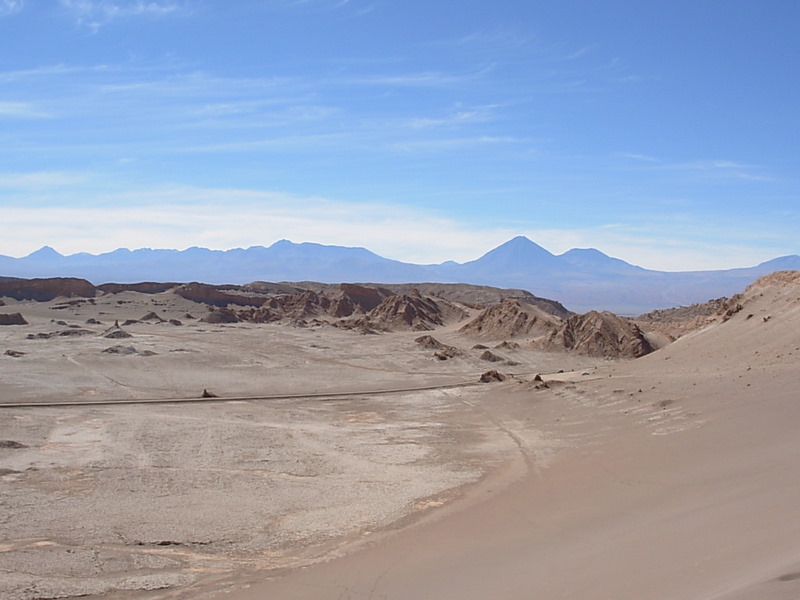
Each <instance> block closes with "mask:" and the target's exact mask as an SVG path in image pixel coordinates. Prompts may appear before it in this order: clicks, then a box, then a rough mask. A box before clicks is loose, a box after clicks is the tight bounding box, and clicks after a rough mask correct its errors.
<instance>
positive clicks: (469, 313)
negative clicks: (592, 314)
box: [0, 272, 800, 600]
mask: <svg viewBox="0 0 800 600" xmlns="http://www.w3.org/2000/svg"><path fill="white" fill-rule="evenodd" d="M423 295H424V294H423ZM412 296H413V294H412ZM415 297H419V298H421V296H420V295H419V293H417V296H415ZM420 302H421V300H420ZM3 303H4V305H3V306H1V307H0V312H2V313H5V314H16V313H19V314H20V315H21V316H22V317H23V318H24V320H25V322H26V323H25V324H18V325H6V326H3V327H0V353H4V354H0V403H2V406H1V407H0V597H2V598H7V599H9V600H33V599H40V600H43V599H50V598H73V597H82V598H120V599H121V598H125V599H139V598H152V599H167V598H169V599H188V598H192V599H194V598H198V599H204V600H211V599H222V598H225V599H231V600H260V599H262V598H270V599H272V598H275V599H281V600H294V599H296V600H300V599H342V600H348V599H349V600H360V599H364V600H366V599H389V600H412V599H413V600H424V599H431V600H433V599H437V600H439V599H445V598H459V599H460V600H478V599H481V600H485V599H487V598H498V599H503V600H517V599H520V600H521V599H523V598H524V599H530V598H543V599H550V598H553V599H556V598H565V599H590V598H591V599H593V598H610V599H615V600H625V599H634V598H635V599H637V600H638V599H641V598H647V599H648V600H659V599H668V598H669V599H673V598H680V599H690V598H691V599H703V600H712V599H719V600H745V599H766V600H783V599H789V598H798V597H800V467H798V457H799V456H800V436H798V434H797V432H798V428H799V427H800V273H798V272H780V273H775V274H773V275H770V276H767V277H765V278H762V279H760V280H759V281H757V282H756V283H754V284H753V285H751V286H750V287H749V288H748V289H747V290H746V291H743V294H742V295H741V296H739V297H736V298H734V299H731V300H730V301H729V302H727V303H724V304H723V305H721V306H720V310H718V311H717V312H716V313H715V314H714V315H712V316H708V317H707V318H702V319H698V318H696V317H692V318H691V319H689V320H686V321H681V322H675V323H671V324H669V325H670V327H671V329H670V327H667V326H666V325H664V323H661V324H660V325H662V326H663V327H662V328H661V329H659V328H658V327H656V326H653V329H652V330H651V331H649V332H647V338H648V339H649V340H650V341H652V348H651V349H653V348H657V349H655V351H653V352H648V353H646V354H644V355H642V356H640V357H638V358H630V357H621V354H624V353H620V352H619V351H616V352H614V353H609V352H602V351H598V350H602V349H603V348H604V347H605V346H604V344H607V343H608V342H607V341H602V340H601V339H600V333H599V331H594V332H590V333H589V334H588V335H589V338H591V340H594V342H595V343H594V344H593V345H592V344H589V345H583V346H580V345H579V344H575V343H571V342H570V344H565V345H564V347H562V348H559V347H556V344H555V342H554V340H561V341H564V340H572V341H574V340H573V338H574V337H575V335H576V331H577V329H575V330H573V329H569V328H567V329H563V328H562V329H560V330H559V331H558V332H555V330H553V331H549V333H548V330H547V327H549V326H550V325H549V323H550V321H548V319H549V318H550V317H548V316H547V314H541V313H538V312H537V313H536V314H535V315H534V313H532V312H530V313H526V314H529V318H528V320H527V321H525V319H520V318H519V313H515V314H511V313H509V312H508V311H506V312H500V313H497V314H494V313H490V314H488V315H487V313H486V309H485V306H483V305H482V304H481V303H480V302H476V301H475V298H474V297H473V298H472V299H471V301H467V299H466V298H462V299H461V301H459V300H458V299H453V298H451V299H450V300H449V301H448V302H447V303H446V304H447V309H446V310H444V311H443V312H442V314H443V315H444V317H443V318H442V319H441V320H440V321H439V322H432V321H430V320H429V321H426V322H425V323H424V324H423V325H420V323H417V324H416V326H410V327H405V328H404V327H397V326H392V327H385V328H381V327H375V326H374V325H375V322H373V323H370V322H369V321H360V322H351V323H350V324H349V325H348V326H346V327H339V326H333V325H332V324H331V323H330V322H329V321H326V320H325V319H303V320H296V319H295V320H286V319H284V320H277V321H273V322H270V321H269V320H268V319H263V321H264V322H257V320H249V321H248V320H238V319H232V320H231V322H225V319H219V318H209V315H210V314H212V313H214V312H215V311H213V310H212V311H210V310H209V307H208V306H207V305H205V304H203V303H201V302H197V301H195V300H191V299H187V298H186V297H184V296H181V295H178V294H175V293H174V292H173V291H172V290H164V291H157V292H156V291H153V290H149V292H148V293H142V292H140V291H131V290H122V291H120V290H118V291H115V292H113V293H112V292H110V291H109V292H105V293H102V294H99V295H97V296H96V297H92V298H74V297H73V298H66V297H56V298H53V299H49V300H30V299H14V298H11V297H4V298H3ZM224 310H227V309H224ZM216 312H217V316H218V315H219V309H218V308H217V310H216ZM492 315H494V318H495V321H494V322H490V321H491V319H490V317H492ZM530 315H533V316H530ZM510 316H515V318H514V319H512V320H511V321H509V317H510ZM534 316H535V317H536V318H534ZM551 316H552V315H551ZM598 318H599V317H598ZM476 319H483V320H482V321H480V324H481V325H480V326H479V327H478V326H472V327H465V325H467V324H469V323H474V322H475V321H476ZM504 319H505V321H504ZM386 322H387V323H388V322H389V321H386ZM510 322H511V325H509V323H510ZM597 322H598V327H600V326H601V325H603V323H600V321H597ZM394 323H397V321H394ZM532 323H536V325H535V326H534V325H531V324H532ZM521 324H523V325H525V326H524V327H521V326H520V325H521ZM540 325H541V327H540ZM642 327H645V325H642ZM645 328H646V327H645ZM665 328H666V329H665ZM423 329H424V331H423ZM667 329H669V330H670V331H672V332H673V334H674V332H676V331H679V332H680V334H681V335H680V336H679V337H677V339H676V340H675V341H673V342H672V343H669V344H667V343H666V341H665V338H666V337H667V334H666V333H665V331H666V330H667ZM580 331H581V332H582V333H583V334H586V331H585V329H581V330H580ZM612 333H613V332H612ZM605 334H606V335H607V334H608V332H607V331H606V332H605ZM620 335H621V334H620ZM426 336H429V337H430V339H429V338H428V337H426ZM673 337H674V336H673ZM545 338H547V339H545ZM620 339H621V338H620ZM670 339H672V338H671V337H670ZM591 340H590V341H591ZM617 341H620V340H617ZM626 343H627V342H626ZM566 346H571V347H570V348H567V347H566ZM626 347H629V346H626ZM617 350H619V348H617ZM492 371H493V372H494V374H491V372H492ZM487 374H488V376H486V375H487ZM482 375H483V376H484V377H483V379H484V380H485V381H481V379H482Z"/></svg>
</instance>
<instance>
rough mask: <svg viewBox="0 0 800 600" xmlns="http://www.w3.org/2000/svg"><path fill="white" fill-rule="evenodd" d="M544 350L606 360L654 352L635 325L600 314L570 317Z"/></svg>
mask: <svg viewBox="0 0 800 600" xmlns="http://www.w3.org/2000/svg"><path fill="white" fill-rule="evenodd" d="M543 347H544V348H545V349H547V350H556V349H559V350H568V351H572V352H577V353H579V354H587V355H589V356H598V357H606V358H638V357H640V356H644V355H645V354H649V353H650V352H652V351H653V347H652V346H651V345H650V343H649V342H648V341H647V339H646V338H645V335H644V333H643V332H642V330H641V329H640V328H639V327H638V326H637V325H636V324H635V323H632V322H630V321H628V320H626V319H622V318H620V317H618V316H616V315H615V314H612V313H610V312H597V311H590V312H588V313H586V314H584V315H574V316H572V317H570V318H569V319H567V320H566V321H565V322H564V324H563V325H562V326H561V328H560V329H559V330H558V331H557V332H555V333H554V334H552V335H551V336H550V338H549V339H548V340H547V341H546V342H545V343H544V345H543Z"/></svg>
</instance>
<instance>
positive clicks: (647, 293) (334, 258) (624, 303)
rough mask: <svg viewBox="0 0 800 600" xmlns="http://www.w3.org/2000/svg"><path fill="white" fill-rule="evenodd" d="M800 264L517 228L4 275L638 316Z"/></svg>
mask: <svg viewBox="0 0 800 600" xmlns="http://www.w3.org/2000/svg"><path fill="white" fill-rule="evenodd" d="M786 269H797V270H800V256H796V255H792V256H783V257H780V258H776V259H773V260H770V261H767V262H765V263H762V264H760V265H757V266H755V267H748V268H741V269H729V270H724V271H687V272H677V273H673V272H664V271H653V270H648V269H643V268H641V267H637V266H635V265H631V264H629V263H627V262H625V261H623V260H620V259H618V258H612V257H610V256H607V255H606V254H603V253H602V252H600V251H599V250H596V249H592V248H589V249H573V250H569V251H568V252H565V253H564V254H560V255H555V254H552V253H551V252H548V251H547V250H546V249H544V248H542V247H541V246H539V245H538V244H536V243H534V242H532V241H531V240H529V239H528V238H526V237H522V236H520V237H516V238H514V239H511V240H509V241H508V242H506V243H505V244H502V245H500V246H498V247H497V248H494V249H493V250H490V251H489V252H487V253H486V254H484V255H483V256H481V257H480V258H478V259H477V260H473V261H469V262H466V263H461V264H459V263H456V262H453V261H447V262H445V263H442V264H439V265H415V264H410V263H404V262H400V261H396V260H390V259H387V258H383V257H382V256H379V255H377V254H375V253H373V252H370V251H369V250H367V249H365V248H349V247H343V246H325V245H322V244H314V243H302V244H295V243H293V242H290V241H288V240H281V241H279V242H275V243H274V244H273V245H271V246H269V247H264V246H253V247H251V248H246V249H242V248H237V249H234V250H227V251H220V250H208V249H206V248H188V249H187V250H182V251H179V250H153V249H149V248H142V249H139V250H127V249H124V248H121V249H118V250H114V251H113V252H108V253H105V254H99V255H93V254H87V253H79V254H72V255H69V256H63V255H61V254H59V253H58V252H56V251H55V250H54V249H53V248H50V247H48V246H45V247H43V248H41V249H39V250H37V251H36V252H33V253H32V254H30V255H28V256H26V257H23V258H11V257H8V256H0V276H6V277H24V278H32V277H82V278H84V279H87V280H89V281H91V282H92V283H94V284H101V283H108V282H116V283H135V282H141V281H179V282H188V281H199V282H204V283H211V284H224V283H231V284H243V283H249V282H252V281H272V282H279V281H319V282H321V283H341V282H350V283H356V282H359V283H414V282H417V283H423V282H440V283H471V284H477V285H490V286H496V287H501V288H520V289H525V290H528V291H530V292H532V293H533V294H535V295H537V296H539V297H543V298H551V299H554V300H558V301H560V302H561V303H562V304H564V305H565V306H567V308H569V309H571V310H573V311H575V312H587V311H589V310H610V311H612V312H615V313H617V314H623V315H636V314H641V313H645V312H648V311H650V310H653V309H656V308H669V307H675V306H682V305H688V304H694V303H698V302H705V301H707V300H709V299H712V298H718V297H721V296H731V295H733V294H735V293H737V292H740V291H742V290H743V289H744V288H745V287H746V286H747V285H749V284H750V283H751V282H752V281H754V280H755V279H757V278H758V277H760V276H762V275H765V274H767V273H771V272H773V271H777V270H786Z"/></svg>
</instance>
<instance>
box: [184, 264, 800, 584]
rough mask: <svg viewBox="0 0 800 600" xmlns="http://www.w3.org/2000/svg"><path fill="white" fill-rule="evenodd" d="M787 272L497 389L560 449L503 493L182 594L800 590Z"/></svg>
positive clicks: (797, 444)
mask: <svg viewBox="0 0 800 600" xmlns="http://www.w3.org/2000/svg"><path fill="white" fill-rule="evenodd" d="M784 279H785V280H786V281H783V282H782V281H781V277H776V278H773V280H772V281H770V282H767V283H765V284H760V285H757V286H754V287H753V288H751V289H750V290H749V291H748V293H747V294H746V296H745V299H744V301H743V310H742V311H740V312H739V313H737V314H736V315H734V316H733V317H732V318H731V319H730V320H729V321H728V322H726V323H722V324H716V325H713V326H712V327H711V328H710V329H708V330H705V331H703V332H700V333H698V334H696V335H693V336H690V337H688V338H685V339H682V340H679V341H678V342H677V343H676V344H674V345H672V346H670V347H669V348H667V349H665V350H662V351H660V352H658V353H656V354H653V355H651V356H649V357H645V358H644V359H640V360H638V361H635V362H632V363H629V364H626V365H624V366H616V367H611V368H609V369H607V370H606V371H603V370H600V371H598V372H597V375H598V376H599V378H598V379H594V380H592V381H585V382H583V383H578V384H575V385H573V386H565V387H561V388H556V389H553V390H551V391H547V390H544V391H538V392H530V391H519V390H518V389H517V390H516V391H511V388H508V389H509V393H508V395H506V396H505V398H503V399H502V402H497V403H495V405H494V406H493V410H494V411H495V413H494V414H495V418H497V419H501V418H502V417H503V414H504V413H505V414H507V415H510V416H517V417H518V416H519V415H520V412H521V411H523V410H527V411H529V414H530V415H531V416H533V417H534V418H535V419H536V421H537V423H540V424H541V426H542V427H543V429H544V430H545V431H546V432H547V435H549V436H551V437H558V438H559V439H560V440H562V441H563V442H564V443H568V444H569V446H570V447H567V448H563V449H562V450H561V451H560V452H558V453H557V454H556V455H555V456H551V457H550V459H551V460H550V462H549V464H547V465H546V466H544V467H543V466H542V465H541V461H537V460H535V458H536V457H535V456H533V457H532V459H531V460H529V463H528V464H529V471H528V473H527V475H525V476H524V477H523V478H521V479H520V480H518V481H517V482H516V483H515V484H513V485H511V486H510V487H507V488H505V489H503V490H501V491H499V492H498V491H497V490H493V489H491V488H490V487H488V486H490V485H491V482H490V481H487V482H485V484H484V485H483V486H479V488H478V489H479V492H478V493H479V494H480V495H472V496H471V501H469V502H462V503H455V504H453V505H451V507H450V508H447V509H444V510H442V511H440V512H439V518H438V519H436V520H433V521H431V520H429V521H427V522H423V523H419V524H417V525H416V526H411V527H409V528H407V529H405V530H403V531H401V532H399V533H397V534H396V535H394V536H391V537H389V538H386V539H383V540H380V541H378V542H376V543H375V544H373V545H371V546H370V547H368V548H366V549H364V550H363V551H360V552H356V553H353V554H351V555H349V556H346V557H344V558H342V559H338V560H333V561H330V562H328V563H325V564H320V565H316V566H313V567H311V568H308V569H305V570H298V571H294V572H291V573H289V574H288V575H286V576H284V577H282V578H275V579H273V580H271V581H266V582H263V581H262V582H255V583H251V584H250V585H249V587H246V588H244V589H242V588H241V587H240V586H241V585H243V584H247V582H242V581H240V582H238V585H236V586H231V587H228V588H226V589H224V590H217V591H216V592H212V591H209V592H208V593H205V594H200V593H199V590H196V592H198V593H195V594H194V595H192V596H186V597H195V598H228V599H233V600H251V599H252V600H255V599H262V598H280V599H281V600H301V599H312V598H313V599H323V598H340V599H349V600H355V599H367V598H380V599H383V600H401V599H402V600H409V599H414V600H425V599H431V600H434V599H435V600H440V599H443V598H459V600H472V599H475V600H478V599H480V600H485V599H487V598H500V599H503V600H515V599H520V600H521V599H526V600H529V599H531V598H543V599H549V598H574V599H587V598H610V599H614V600H625V599H636V600H640V599H642V598H647V599H648V600H659V599H675V598H680V599H690V598H691V599H704V600H711V599H716V600H745V599H748V600H749V599H753V600H755V599H759V600H780V599H788V598H797V597H800V467H799V466H798V463H797V457H798V456H800V435H798V426H799V425H800V390H799V389H798V384H800V275H798V274H795V275H792V276H790V277H788V276H787V277H784ZM749 315H752V316H750V317H749ZM748 317H749V318H748ZM496 389H497V388H496ZM639 390H641V392H640V391H639ZM654 407H655V408H656V409H658V410H656V411H654V410H653V408H654Z"/></svg>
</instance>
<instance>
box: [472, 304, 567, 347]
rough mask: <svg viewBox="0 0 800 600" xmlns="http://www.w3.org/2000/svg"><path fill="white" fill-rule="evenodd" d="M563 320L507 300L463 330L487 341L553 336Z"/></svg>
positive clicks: (489, 309)
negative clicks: (488, 339)
mask: <svg viewBox="0 0 800 600" xmlns="http://www.w3.org/2000/svg"><path fill="white" fill-rule="evenodd" d="M561 324H562V320H561V319H560V318H559V317H557V316H555V315H552V314H550V313H546V312H544V311H543V310H542V309H540V308H539V307H536V306H533V305H531V304H526V303H524V302H520V301H519V300H513V299H506V300H503V301H502V302H500V303H499V304H495V305H493V306H490V307H488V308H486V309H485V310H483V311H481V313H480V314H479V315H478V316H477V317H475V318H474V319H472V320H471V321H470V322H469V323H467V324H466V325H464V326H463V327H462V328H461V329H460V331H461V332H462V333H466V334H469V335H474V336H478V337H487V338H510V337H533V338H536V337H541V336H549V335H552V334H553V333H554V332H555V331H557V330H558V329H559V327H561Z"/></svg>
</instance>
